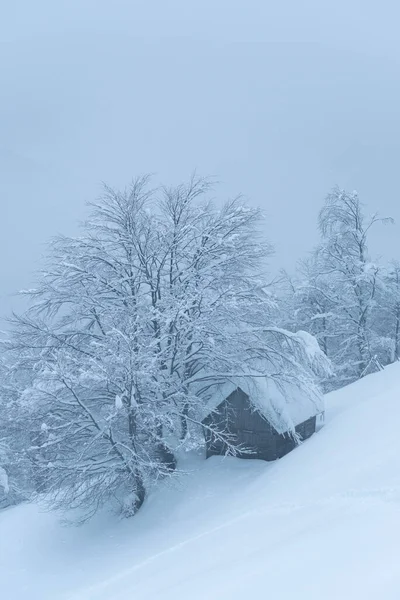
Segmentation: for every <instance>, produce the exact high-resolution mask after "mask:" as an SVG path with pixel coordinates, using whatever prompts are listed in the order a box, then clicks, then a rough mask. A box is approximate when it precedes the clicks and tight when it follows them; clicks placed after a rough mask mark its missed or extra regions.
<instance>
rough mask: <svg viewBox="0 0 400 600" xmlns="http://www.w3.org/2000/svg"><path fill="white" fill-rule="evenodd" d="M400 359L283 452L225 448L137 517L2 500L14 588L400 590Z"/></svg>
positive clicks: (354, 595)
mask: <svg viewBox="0 0 400 600" xmlns="http://www.w3.org/2000/svg"><path fill="white" fill-rule="evenodd" d="M399 423H400V365H398V364H397V365H394V366H392V367H389V368H387V369H386V370H385V371H384V372H382V373H378V374H376V375H371V376H369V377H367V378H365V379H364V380H362V381H360V382H358V383H356V384H354V385H352V386H349V387H348V388H346V389H344V390H341V391H339V392H335V393H334V394H331V395H329V396H328V397H327V424H326V426H325V428H324V429H322V430H321V431H320V432H319V433H317V434H316V435H315V436H313V437H312V438H311V439H310V440H308V441H307V442H305V443H304V444H303V445H302V446H300V447H299V448H298V449H296V450H295V451H294V452H292V453H291V454H289V455H288V456H286V457H284V458H283V459H282V460H280V461H278V462H276V463H273V464H267V463H263V462H260V461H241V460H239V459H226V460H221V459H219V458H214V459H210V460H208V461H204V462H201V461H198V462H197V464H196V465H195V466H194V465H193V464H192V467H193V468H194V469H195V472H194V473H192V474H191V475H190V476H188V477H184V478H181V479H180V480H179V483H177V482H175V484H174V485H173V486H172V485H171V484H170V485H169V486H167V487H166V488H165V489H163V490H161V491H159V492H158V493H157V494H155V495H154V496H153V497H151V498H150V499H149V500H148V502H147V503H146V505H145V506H144V507H143V509H142V511H141V513H140V514H139V515H137V517H135V518H134V519H131V520H130V521H116V519H115V518H112V517H108V518H105V517H102V518H100V517H99V518H97V519H95V520H93V521H92V522H90V523H89V524H87V525H85V526H83V527H80V528H72V527H67V528H66V527H61V526H60V525H59V524H58V522H57V520H56V518H55V516H54V515H52V514H46V513H41V512H40V511H39V510H38V508H37V507H35V506H29V505H25V506H20V507H18V508H14V509H9V510H7V511H4V512H3V513H0V597H1V598H4V599H7V600H25V599H27V598H29V600H60V599H63V600H67V599H68V600H129V599H130V598H132V599H133V598H140V600H159V599H160V600H186V599H188V600H189V599H190V600H200V599H207V600H214V599H217V598H218V599H225V598H226V599H229V600H239V599H240V600H243V598H247V599H251V598H268V597H270V596H272V597H274V598H278V599H279V600H286V599H292V598H296V600H303V599H304V600H306V599H307V600H314V599H317V598H318V600H320V599H324V600H338V599H339V598H340V600H347V599H349V600H350V599H351V600H358V599H362V600H366V599H374V600H375V599H376V598H384V599H385V600H392V599H393V600H398V599H399V598H400V566H399V565H400V439H399V437H400V434H399V430H400V427H399Z"/></svg>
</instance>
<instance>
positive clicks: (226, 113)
mask: <svg viewBox="0 0 400 600" xmlns="http://www.w3.org/2000/svg"><path fill="white" fill-rule="evenodd" d="M0 4H1V22H0V41H1V46H0V48H1V52H0V76H1V78H0V81H1V93H0V203H1V211H0V255H1V263H0V265H1V274H0V316H5V315H7V314H8V313H9V312H10V310H11V309H17V310H18V308H19V306H20V305H19V301H17V299H16V298H15V297H14V296H13V294H14V293H15V292H16V291H17V290H19V289H21V288H26V287H30V286H31V285H32V284H33V282H34V271H35V270H37V269H38V268H40V257H41V255H42V254H43V252H44V249H45V242H46V240H47V239H48V238H49V237H51V236H52V235H54V234H56V233H64V234H67V235H68V234H72V235H74V234H76V233H77V232H78V226H77V222H78V221H79V220H82V219H84V218H85V214H86V209H85V203H86V202H87V201H88V200H91V199H93V198H95V197H96V196H97V195H98V194H99V193H100V192H101V182H102V181H105V182H107V183H108V184H110V185H112V186H116V187H119V186H120V187H121V186H125V185H126V184H129V182H130V180H131V179H132V177H134V176H135V175H138V174H142V173H147V172H153V173H154V181H155V182H156V183H158V182H163V183H166V184H177V183H180V182H181V181H182V180H185V179H187V178H188V177H189V176H190V174H191V173H192V172H193V170H194V169H196V170H197V172H198V173H199V174H201V175H211V176H214V177H215V178H216V179H217V180H218V181H219V182H220V186H219V189H218V191H217V193H218V195H219V196H221V197H224V196H232V195H236V194H238V193H243V194H244V195H245V196H246V197H247V198H248V200H249V202H251V203H252V204H256V205H259V206H261V207H262V208H263V209H264V212H265V214H266V216H267V219H266V235H267V237H268V238H269V239H270V241H271V242H272V243H273V244H274V245H275V249H276V255H275V257H274V258H273V259H272V261H271V271H272V272H273V271H274V270H277V269H279V268H280V267H285V268H288V269H291V268H293V267H294V265H295V263H296V261H297V260H298V259H299V258H301V257H303V256H304V255H305V254H306V253H307V251H309V250H310V249H311V248H312V246H313V244H315V243H316V241H317V239H318V233H317V228H316V219H317V214H318V210H319V208H320V206H321V204H322V202H323V199H324V197H325V195H326V194H327V192H328V191H329V190H330V188H331V187H332V186H333V185H335V184H339V185H340V186H341V187H345V188H348V189H349V190H353V189H357V190H358V191H359V193H360V196H361V199H362V200H363V201H364V202H365V203H366V204H367V209H368V211H369V212H373V211H375V210H378V211H379V212H380V213H381V214H382V215H384V216H386V215H390V216H393V217H394V218H395V219H396V221H397V226H386V227H381V228H377V230H376V232H375V233H374V238H373V245H372V248H371V250H372V253H373V254H381V255H383V256H384V257H385V258H386V259H390V258H397V259H400V249H399V245H398V237H399V229H398V228H399V227H400V195H399V182H398V180H399V177H398V170H399V159H400V119H399V107H400V39H399V36H398V23H399V19H400V6H397V3H396V2H387V1H386V2H385V1H383V2H380V3H379V5H378V4H377V3H376V2H369V1H368V0H363V1H345V0H338V1H336V2H331V1H321V0H290V1H289V0H286V1H281V2H270V1H268V0H264V1H263V0H257V1H256V0H247V1H240V2H239V1H234V0H214V1H213V0H202V1H201V2H200V1H197V0H179V1H178V0H176V1H168V0H164V1H162V0H158V1H150V0H147V1H134V0H132V1H123V0H113V1H112V2H111V1H107V2H105V1H102V0H97V1H95V0H79V1H78V0H68V1H63V0H58V1H57V2H54V0H53V1H51V0H47V1H44V0H38V1H36V2H32V1H31V0H24V1H15V2H13V3H10V2H7V3H6V2H5V1H4V0H3V1H2V2H1V1H0Z"/></svg>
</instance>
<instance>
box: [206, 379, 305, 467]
mask: <svg viewBox="0 0 400 600" xmlns="http://www.w3.org/2000/svg"><path fill="white" fill-rule="evenodd" d="M203 424H204V425H205V428H204V434H205V439H206V457H207V458H209V457H210V456H214V455H217V456H221V455H225V454H227V453H228V448H227V446H226V444H225V443H223V442H222V441H221V440H219V439H217V437H216V436H215V435H214V434H212V433H211V432H210V431H209V430H208V429H207V427H212V429H217V430H218V431H220V432H222V433H224V435H226V434H228V435H229V436H230V439H231V443H233V444H234V445H235V446H240V448H243V450H240V449H239V450H238V452H237V453H236V456H238V457H239V458H246V459H247V458H258V459H262V460H266V461H272V460H276V459H277V458H281V457H282V456H285V454H288V452H291V450H293V449H294V448H295V447H296V443H295V441H294V440H293V438H292V437H291V436H290V435H289V434H279V433H278V432H277V431H276V430H275V429H274V428H273V427H272V426H271V424H270V423H269V422H268V421H267V420H266V419H265V418H264V417H262V416H261V415H260V413H258V412H256V411H254V410H253V409H252V406H251V404H250V401H249V398H248V396H247V394H245V393H244V392H243V391H242V390H240V389H237V390H235V391H234V392H232V394H230V396H228V398H227V399H226V400H224V401H223V402H222V403H221V404H220V405H219V406H218V407H217V409H216V410H215V411H214V412H213V413H211V414H210V415H209V416H208V417H207V418H206V419H204V421H203ZM315 425H316V417H311V418H310V419H307V421H304V422H303V423H300V424H299V425H298V426H297V427H296V433H298V434H299V435H300V437H301V439H303V440H304V439H307V438H309V437H310V436H311V435H312V434H313V433H314V432H315Z"/></svg>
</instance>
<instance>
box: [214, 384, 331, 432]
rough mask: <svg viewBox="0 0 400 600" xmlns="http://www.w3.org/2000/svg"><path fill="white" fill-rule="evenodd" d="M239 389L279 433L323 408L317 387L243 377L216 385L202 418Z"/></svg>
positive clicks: (290, 428)
mask: <svg viewBox="0 0 400 600" xmlns="http://www.w3.org/2000/svg"><path fill="white" fill-rule="evenodd" d="M237 388H240V389H241V390H243V392H245V394H247V395H248V396H249V399H250V403H251V405H252V406H253V407H254V409H255V410H257V411H259V412H260V413H261V414H262V415H263V416H264V417H265V418H266V419H267V420H268V421H269V422H270V423H271V425H272V426H273V427H274V428H275V429H276V430H277V432H278V433H285V432H286V431H293V430H294V428H295V427H296V426H297V425H299V424H300V423H302V422H303V421H306V420H307V419H309V418H310V417H313V416H315V415H317V414H319V413H321V412H322V411H323V410H324V400H323V396H322V394H321V393H320V391H319V390H318V388H317V387H316V386H313V385H311V386H310V385H309V386H307V387H305V386H303V385H300V384H299V385H297V384H296V383H294V382H290V381H285V382H281V381H279V383H278V382H277V381H276V380H274V379H273V378H271V377H240V378H238V379H237V380H234V381H227V382H226V383H224V384H222V385H219V386H218V387H216V389H215V390H214V391H213V394H212V395H211V397H210V399H209V401H208V402H207V404H206V407H205V411H204V417H203V418H205V417H206V416H208V415H209V414H211V413H212V412H213V411H214V410H215V409H216V408H217V407H218V406H219V404H221V402H223V401H224V400H225V399H226V398H227V397H228V396H229V395H230V394H231V393H232V392H233V391H235V390H236V389H237Z"/></svg>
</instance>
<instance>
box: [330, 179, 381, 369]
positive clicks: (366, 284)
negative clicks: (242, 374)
mask: <svg viewBox="0 0 400 600" xmlns="http://www.w3.org/2000/svg"><path fill="white" fill-rule="evenodd" d="M389 220H390V219H381V218H380V217H378V216H377V215H373V216H372V217H371V218H369V219H366V218H365V216H364V213H363V206H362V204H361V202H360V200H359V197H358V194H357V193H356V192H352V193H347V192H345V191H344V190H341V189H339V188H335V189H334V190H333V191H332V192H331V193H330V194H329V195H328V196H327V198H326V201H325V205H324V206H323V208H322V210H321V212H320V215H319V227H320V231H321V236H322V243H321V251H320V254H321V258H322V263H323V274H324V276H325V277H326V279H328V280H329V281H330V282H331V293H330V295H329V299H330V301H332V303H334V304H336V309H335V313H336V322H337V323H338V325H339V331H338V334H339V335H340V336H341V338H342V339H341V343H340V345H339V347H338V349H337V359H336V362H337V363H338V364H342V365H343V364H345V365H346V367H347V368H348V376H349V378H350V379H351V378H353V377H361V376H362V375H364V374H366V373H367V372H369V370H370V369H371V368H372V369H375V368H376V364H377V350H378V349H377V347H376V343H375V341H376V340H375V337H376V336H375V334H374V328H373V322H372V314H373V309H374V307H375V304H376V299H377V290H378V289H379V286H380V285H381V279H382V278H381V269H380V267H379V265H378V264H376V263H374V262H371V259H370V256H369V252H368V234H369V232H370V230H371V228H372V227H374V226H375V225H376V224H377V223H382V222H387V221H389Z"/></svg>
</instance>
